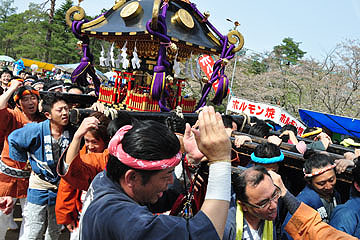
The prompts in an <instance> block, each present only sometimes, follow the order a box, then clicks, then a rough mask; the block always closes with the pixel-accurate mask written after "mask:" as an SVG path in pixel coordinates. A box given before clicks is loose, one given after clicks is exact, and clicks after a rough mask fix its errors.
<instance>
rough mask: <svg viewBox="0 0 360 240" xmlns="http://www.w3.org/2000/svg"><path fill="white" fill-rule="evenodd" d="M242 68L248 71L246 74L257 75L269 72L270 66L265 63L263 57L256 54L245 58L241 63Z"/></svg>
mask: <svg viewBox="0 0 360 240" xmlns="http://www.w3.org/2000/svg"><path fill="white" fill-rule="evenodd" d="M241 67H242V68H244V69H246V70H245V73H247V74H253V75H257V74H262V73H265V72H267V70H268V67H269V66H268V65H267V63H266V62H265V61H264V58H263V56H261V55H260V54H255V55H251V56H250V57H247V58H245V59H244V60H243V61H242V62H241Z"/></svg>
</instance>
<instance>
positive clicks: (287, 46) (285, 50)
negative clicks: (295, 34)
mask: <svg viewBox="0 0 360 240" xmlns="http://www.w3.org/2000/svg"><path fill="white" fill-rule="evenodd" d="M299 45H300V42H294V40H293V39H292V38H290V37H287V38H284V39H283V40H282V44H280V45H277V46H275V47H274V54H275V56H276V57H277V58H278V59H279V61H280V63H281V64H286V65H295V64H297V63H298V61H299V60H300V59H301V58H303V57H304V55H305V54H306V52H304V51H302V50H301V49H300V48H299Z"/></svg>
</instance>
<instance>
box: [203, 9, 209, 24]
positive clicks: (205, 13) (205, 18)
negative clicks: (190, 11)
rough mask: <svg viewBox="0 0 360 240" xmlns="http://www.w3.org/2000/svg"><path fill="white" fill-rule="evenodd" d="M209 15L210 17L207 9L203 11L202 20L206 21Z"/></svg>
mask: <svg viewBox="0 0 360 240" xmlns="http://www.w3.org/2000/svg"><path fill="white" fill-rule="evenodd" d="M209 17H210V12H209V11H206V12H204V18H203V19H202V22H206V21H207V20H208V18H209Z"/></svg>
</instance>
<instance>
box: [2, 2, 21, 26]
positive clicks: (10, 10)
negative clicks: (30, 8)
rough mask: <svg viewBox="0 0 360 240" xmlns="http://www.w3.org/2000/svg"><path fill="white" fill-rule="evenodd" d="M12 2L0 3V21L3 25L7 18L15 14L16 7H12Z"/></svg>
mask: <svg viewBox="0 0 360 240" xmlns="http://www.w3.org/2000/svg"><path fill="white" fill-rule="evenodd" d="M13 4H14V0H1V1H0V21H1V22H3V23H5V22H6V21H7V19H8V17H9V16H10V15H12V14H14V13H15V12H16V9H17V7H13V6H12V5H13Z"/></svg>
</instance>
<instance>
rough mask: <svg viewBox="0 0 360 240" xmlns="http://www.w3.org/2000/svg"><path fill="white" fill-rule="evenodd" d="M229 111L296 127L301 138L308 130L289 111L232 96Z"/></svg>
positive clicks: (228, 106)
mask: <svg viewBox="0 0 360 240" xmlns="http://www.w3.org/2000/svg"><path fill="white" fill-rule="evenodd" d="M227 111H233V112H237V113H241V112H244V113H246V114H247V115H249V116H255V117H257V118H259V119H262V120H267V119H268V120H272V121H274V122H275V123H277V124H279V125H280V126H284V125H286V124H291V125H294V126H295V127H296V128H297V130H298V135H299V136H301V135H302V134H303V132H304V130H305V128H306V126H305V125H304V124H302V123H301V122H300V121H299V120H297V119H296V118H295V117H293V116H292V115H290V113H288V112H287V111H285V110H283V109H282V108H280V107H276V106H273V105H269V104H264V103H256V102H251V101H248V100H244V99H240V98H236V97H233V96H231V98H230V101H229V104H228V105H227Z"/></svg>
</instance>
